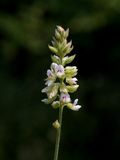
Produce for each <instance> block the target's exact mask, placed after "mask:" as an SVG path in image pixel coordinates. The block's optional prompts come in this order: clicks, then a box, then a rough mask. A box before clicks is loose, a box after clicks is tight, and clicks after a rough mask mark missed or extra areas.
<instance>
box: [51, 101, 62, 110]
mask: <svg viewBox="0 0 120 160" xmlns="http://www.w3.org/2000/svg"><path fill="white" fill-rule="evenodd" d="M52 107H53V108H55V109H56V108H59V107H60V102H59V101H54V102H53V103H52Z"/></svg>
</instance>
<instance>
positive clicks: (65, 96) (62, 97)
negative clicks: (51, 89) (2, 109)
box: [60, 93, 71, 103]
mask: <svg viewBox="0 0 120 160" xmlns="http://www.w3.org/2000/svg"><path fill="white" fill-rule="evenodd" d="M60 101H61V102H62V103H69V102H70V101H71V99H70V95H69V94H68V93H61V95H60Z"/></svg>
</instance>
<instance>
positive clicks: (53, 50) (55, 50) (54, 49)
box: [48, 45, 58, 54]
mask: <svg viewBox="0 0 120 160" xmlns="http://www.w3.org/2000/svg"><path fill="white" fill-rule="evenodd" d="M48 47H49V49H50V50H51V52H53V53H55V54H58V50H57V49H56V48H55V47H52V46H50V45H48Z"/></svg>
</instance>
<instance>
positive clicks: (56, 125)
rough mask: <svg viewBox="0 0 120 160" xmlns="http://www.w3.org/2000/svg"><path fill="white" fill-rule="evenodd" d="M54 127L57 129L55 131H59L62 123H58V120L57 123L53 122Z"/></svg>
mask: <svg viewBox="0 0 120 160" xmlns="http://www.w3.org/2000/svg"><path fill="white" fill-rule="evenodd" d="M52 125H53V127H54V128H55V129H58V128H60V123H59V122H58V120H56V121H55V122H53V124H52Z"/></svg>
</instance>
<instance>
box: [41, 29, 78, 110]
mask: <svg viewBox="0 0 120 160" xmlns="http://www.w3.org/2000/svg"><path fill="white" fill-rule="evenodd" d="M68 35H69V29H67V30H66V31H65V30H64V29H63V28H62V27H61V26H57V28H56V30H55V37H53V41H52V45H51V46H50V45H49V46H48V47H49V49H50V50H51V51H52V52H53V53H54V55H51V59H52V64H51V67H50V69H48V70H47V78H46V79H45V85H46V87H45V88H44V89H42V92H43V93H46V94H47V98H46V99H43V100H42V102H44V103H46V104H51V105H52V106H53V108H59V107H60V106H63V107H64V106H67V107H68V108H70V109H72V110H74V111H77V110H79V109H80V108H81V106H80V105H77V102H78V99H76V100H75V101H74V102H73V103H72V102H71V98H70V95H69V93H73V92H75V91H76V90H77V88H78V87H79V85H77V78H76V77H75V76H76V75H77V71H78V69H77V67H76V66H66V65H67V64H69V63H71V62H72V61H73V60H74V58H75V55H72V56H67V55H68V54H69V53H70V52H71V51H72V49H73V46H72V41H70V42H67V37H68Z"/></svg>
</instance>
